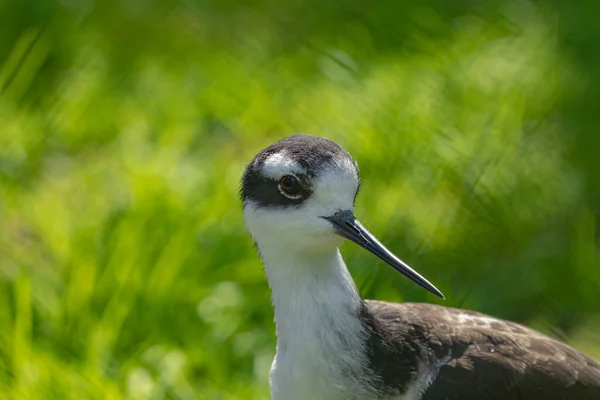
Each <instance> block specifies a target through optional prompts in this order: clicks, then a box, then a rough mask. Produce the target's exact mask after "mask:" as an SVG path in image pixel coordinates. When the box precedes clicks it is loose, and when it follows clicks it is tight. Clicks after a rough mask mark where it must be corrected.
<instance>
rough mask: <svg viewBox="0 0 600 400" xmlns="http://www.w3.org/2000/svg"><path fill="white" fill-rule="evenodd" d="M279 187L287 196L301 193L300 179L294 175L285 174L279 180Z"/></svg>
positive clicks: (294, 196)
mask: <svg viewBox="0 0 600 400" xmlns="http://www.w3.org/2000/svg"><path fill="white" fill-rule="evenodd" d="M279 187H280V188H281V191H282V193H283V194H284V195H285V196H288V197H292V198H296V196H298V195H299V194H300V190H301V187H300V181H298V178H296V177H295V176H292V175H285V176H284V177H283V178H281V181H280V182H279Z"/></svg>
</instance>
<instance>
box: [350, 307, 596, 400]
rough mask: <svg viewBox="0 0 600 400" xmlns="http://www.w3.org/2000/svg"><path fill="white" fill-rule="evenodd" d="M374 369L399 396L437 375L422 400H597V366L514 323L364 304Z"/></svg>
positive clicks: (452, 312) (435, 309)
mask: <svg viewBox="0 0 600 400" xmlns="http://www.w3.org/2000/svg"><path fill="white" fill-rule="evenodd" d="M362 314H363V315H362V316H361V317H362V319H363V321H365V324H366V326H367V327H368V332H369V333H370V335H369V336H370V337H369V352H370V353H369V355H370V366H371V368H372V370H373V372H374V373H375V375H376V376H377V377H378V379H379V380H380V381H379V384H380V385H381V390H382V391H383V392H385V391H389V390H398V391H400V392H402V390H403V388H405V387H406V386H407V385H408V384H409V383H411V382H413V381H414V380H415V379H416V378H417V374H418V372H419V371H417V370H416V368H415V366H417V365H419V363H425V364H424V365H427V366H429V367H430V370H431V371H437V375H435V372H434V375H435V378H434V379H433V380H432V382H431V385H430V386H429V387H428V388H427V390H426V391H425V392H424V393H423V397H422V400H442V399H443V400H537V399H544V400H575V399H577V400H598V399H600V364H598V363H597V362H596V361H594V360H592V359H591V358H589V357H587V356H586V355H584V354H583V353H581V352H579V351H577V350H575V349H573V348H572V347H569V346H567V345H566V344H564V343H561V342H559V341H556V340H554V339H551V338H549V337H548V336H545V335H542V334H541V333H539V332H536V331H534V330H532V329H529V328H526V327H524V326H522V325H519V324H516V323H514V322H509V321H503V320H500V319H495V318H492V317H489V316H487V315H485V314H481V313H477V312H473V311H465V310H459V309H455V308H447V307H442V306H436V305H432V304H418V303H386V302H381V301H370V300H366V301H364V308H363V312H362Z"/></svg>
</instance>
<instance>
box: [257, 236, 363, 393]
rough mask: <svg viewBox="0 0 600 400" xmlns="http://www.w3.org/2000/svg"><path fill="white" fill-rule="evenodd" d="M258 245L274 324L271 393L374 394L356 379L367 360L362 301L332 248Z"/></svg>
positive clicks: (358, 378)
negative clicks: (309, 249) (292, 249)
mask: <svg viewBox="0 0 600 400" xmlns="http://www.w3.org/2000/svg"><path fill="white" fill-rule="evenodd" d="M284 247H285V246H284ZM259 248H260V251H261V255H262V258H263V261H264V263H265V269H266V273H267V277H268V279H269V285H270V286H271V290H272V302H273V306H274V308H275V322H276V325H277V355H276V357H275V360H274V362H273V367H272V370H271V393H272V398H273V399H274V400H279V399H286V400H295V399H298V400H300V399H314V400H321V399H323V400H325V399H328V400H336V399H340V400H341V399H344V400H348V399H367V398H374V396H373V392H372V391H371V390H370V385H369V383H368V382H363V381H362V379H361V377H362V378H363V379H364V376H365V367H366V365H367V356H366V347H365V340H366V333H365V331H364V327H363V325H362V324H361V321H360V318H359V316H360V308H361V307H362V300H361V298H360V295H359V293H358V290H357V289H356V285H355V284H354V281H353V280H352V277H351V276H350V273H349V272H348V269H347V268H346V265H345V264H344V261H343V259H342V257H341V254H340V252H339V250H338V249H337V247H332V248H330V249H329V250H324V249H320V251H319V252H318V253H314V252H313V253H311V252H297V253H294V254H290V253H289V250H287V249H283V248H282V247H278V246H269V247H268V248H263V247H261V246H260V244H259Z"/></svg>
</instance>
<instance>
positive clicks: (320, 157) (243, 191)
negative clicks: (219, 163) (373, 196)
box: [240, 134, 358, 207]
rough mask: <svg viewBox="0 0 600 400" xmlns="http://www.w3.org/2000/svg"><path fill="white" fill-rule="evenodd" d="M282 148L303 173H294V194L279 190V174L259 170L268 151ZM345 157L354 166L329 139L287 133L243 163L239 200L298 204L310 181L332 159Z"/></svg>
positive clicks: (305, 195) (307, 192)
mask: <svg viewBox="0 0 600 400" xmlns="http://www.w3.org/2000/svg"><path fill="white" fill-rule="evenodd" d="M281 152H284V153H285V156H286V157H289V158H291V159H293V160H294V161H296V162H297V163H298V164H299V165H300V166H301V167H302V168H303V169H304V170H305V171H306V174H296V175H294V176H296V177H297V178H298V180H299V182H300V190H299V192H298V196H293V197H297V198H289V197H286V196H285V195H284V194H282V192H281V188H280V185H281V178H283V177H278V179H272V178H268V177H265V176H264V175H263V174H262V166H263V164H264V162H265V160H267V159H268V158H269V157H270V156H271V155H273V154H277V153H281ZM342 158H346V159H349V160H350V161H351V162H352V164H353V165H354V166H355V167H356V171H357V174H358V166H357V165H356V161H354V159H353V158H352V156H351V155H350V154H348V152H346V150H344V149H343V148H342V147H341V146H339V145H338V144H337V143H335V142H332V141H331V140H328V139H324V138H321V137H317V136H310V135H303V134H298V135H293V136H288V137H286V138H284V139H282V140H280V141H279V142H276V143H274V144H272V145H271V146H269V147H267V148H265V149H263V150H262V151H261V152H259V153H258V154H257V155H256V156H255V157H254V159H253V160H252V161H251V162H250V163H249V164H248V165H247V166H246V169H245V171H244V176H243V178H242V185H241V188H240V197H241V198H242V201H246V200H252V201H253V202H255V203H257V205H258V206H259V207H287V206H298V205H300V204H302V203H303V202H304V201H306V199H308V198H309V197H310V195H311V194H312V188H311V181H312V180H314V178H315V177H318V176H319V174H320V173H321V172H322V171H323V170H324V169H326V168H327V167H328V166H330V165H331V164H333V163H336V162H338V163H339V161H340V159H342Z"/></svg>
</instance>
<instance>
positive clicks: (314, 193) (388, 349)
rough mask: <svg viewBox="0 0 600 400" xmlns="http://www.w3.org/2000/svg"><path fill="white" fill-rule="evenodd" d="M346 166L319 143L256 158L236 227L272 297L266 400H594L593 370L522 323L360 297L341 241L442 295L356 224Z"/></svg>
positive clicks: (594, 365) (596, 369)
mask: <svg viewBox="0 0 600 400" xmlns="http://www.w3.org/2000/svg"><path fill="white" fill-rule="evenodd" d="M359 187H360V173H359V169H358V164H357V162H356V161H355V160H354V158H353V157H352V156H351V155H350V154H349V153H348V152H347V151H346V150H344V149H343V148H342V147H341V146H340V145H338V144H337V143H335V142H333V141H331V140H329V139H326V138H323V137H319V136H312V135H306V134H295V135H291V136H287V137H285V138H283V139H281V140H279V141H277V142H275V143H273V144H271V145H270V146H268V147H266V148H264V149H263V150H261V151H259V152H258V154H256V156H255V157H254V158H253V159H252V160H251V161H250V162H249V163H248V164H247V165H246V167H245V169H244V171H243V175H242V180H241V185H240V197H241V200H242V204H243V206H242V209H243V218H244V223H245V226H246V228H247V230H248V232H249V233H250V236H251V238H252V240H253V241H254V244H255V247H256V249H257V252H258V255H259V256H260V258H261V259H262V263H263V265H264V269H265V272H266V276H267V280H268V283H269V286H270V289H271V302H272V305H273V308H274V320H275V329H276V335H277V344H276V354H275V357H274V359H273V363H272V365H271V369H270V372H269V386H270V394H271V398H272V399H273V400H366V399H368V400H372V399H375V400H379V399H381V400H441V399H444V400H500V399H501V400H534V399H535V400H538V399H539V400H542V399H543V400H559V399H560V400H563V399H564V400H567V399H568V400H599V399H600V364H598V362H596V361H594V360H593V359H592V358H590V357H588V356H586V355H585V354H583V353H581V352H579V351H577V350H575V349H574V348H572V347H569V346H568V345H567V344H564V343H563V342H560V341H557V340H554V339H552V338H550V337H548V336H545V335H543V334H541V333H539V332H537V331H535V330H533V329H530V328H527V327H525V326H523V325H520V324H517V323H514V322H510V321H506V320H502V319H498V318H494V317H491V316H488V315H485V314H482V313H479V312H475V311H468V310H461V309H456V308H450V307H444V306H441V305H434V304H427V303H391V302H385V301H375V300H365V299H363V298H362V297H361V296H360V294H359V291H358V289H357V286H356V284H355V282H354V280H353V279H352V277H351V275H350V273H349V271H348V269H347V267H346V264H345V263H344V260H343V258H342V256H341V254H340V251H339V247H340V245H341V244H342V243H343V242H344V241H345V240H349V241H351V242H354V243H355V244H357V245H359V246H361V247H363V248H364V249H366V250H367V251H369V252H371V253H372V254H373V255H375V256H376V257H378V258H379V259H381V260H382V261H384V262H385V263H387V264H389V265H390V266H391V267H392V268H394V269H395V270H397V271H398V272H400V273H401V274H403V275H404V276H406V277H407V278H408V279H410V280H411V281H413V282H414V283H416V284H417V285H419V286H421V287H423V288H424V289H426V290H428V291H429V292H431V293H433V294H435V295H436V296H439V297H441V298H443V297H444V296H443V294H442V292H441V291H440V290H438V289H437V288H436V287H435V286H434V285H433V284H431V283H430V282H429V281H428V280H427V279H425V278H424V277H423V276H422V275H420V274H419V273H418V272H416V271H415V270H413V269H412V268H411V267H410V266H409V265H407V264H406V263H405V262H403V261H402V260H401V259H400V258H398V257H397V256H395V255H394V254H393V253H392V252H391V251H390V250H388V249H387V248H386V247H385V246H384V245H383V244H382V243H381V242H380V241H379V240H378V239H377V238H376V237H375V236H374V235H373V234H371V233H370V232H369V231H368V230H367V229H366V228H365V226H363V225H362V224H361V222H359V220H358V219H356V217H355V216H354V205H355V199H356V196H357V193H358V191H359Z"/></svg>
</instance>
